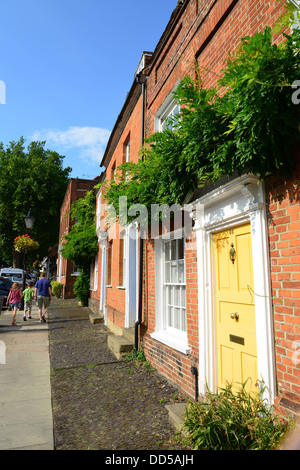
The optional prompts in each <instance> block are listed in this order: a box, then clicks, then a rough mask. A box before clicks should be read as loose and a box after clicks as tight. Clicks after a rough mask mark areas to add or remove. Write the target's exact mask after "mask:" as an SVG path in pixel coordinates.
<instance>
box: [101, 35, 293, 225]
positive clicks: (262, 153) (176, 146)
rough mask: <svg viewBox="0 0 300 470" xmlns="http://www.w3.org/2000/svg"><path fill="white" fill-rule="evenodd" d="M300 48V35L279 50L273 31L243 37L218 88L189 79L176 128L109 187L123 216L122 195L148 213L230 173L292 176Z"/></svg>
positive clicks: (180, 96) (151, 141)
mask: <svg viewBox="0 0 300 470" xmlns="http://www.w3.org/2000/svg"><path fill="white" fill-rule="evenodd" d="M299 51H300V32H299V30H296V29H295V30H293V32H292V34H291V35H290V36H288V35H285V41H284V43H282V45H280V46H277V45H276V44H274V43H273V38H272V33H271V30H270V28H266V30H265V31H264V32H262V33H257V34H256V35H254V36H253V37H245V38H243V39H242V41H241V46H240V48H239V50H238V51H237V53H236V54H235V55H234V56H232V57H230V58H229V60H228V64H227V68H226V69H225V71H224V75H223V77H222V79H221V80H220V81H219V83H218V85H217V87H216V88H215V89H211V90H206V89H204V88H203V87H202V86H201V83H200V82H198V81H197V82H196V83H194V82H193V81H192V79H191V78H190V77H189V76H188V77H185V78H184V79H183V80H182V82H181V83H180V85H179V87H178V89H177V91H176V94H175V97H176V99H177V100H178V102H179V103H180V105H181V112H180V113H179V114H178V115H177V116H175V118H173V121H172V126H170V127H169V128H167V129H166V130H165V131H164V132H161V133H155V134H154V135H152V136H150V137H149V138H148V139H147V140H146V144H145V148H143V149H142V152H143V157H144V158H143V159H141V160H140V161H139V162H138V163H136V164H133V163H129V164H128V163H127V164H124V165H122V166H121V167H119V173H118V174H117V176H116V177H115V179H114V181H113V182H112V183H107V185H106V186H107V187H106V198H107V200H108V202H109V203H110V204H113V206H114V209H115V211H116V213H117V214H118V215H119V214H120V208H119V207H118V204H119V198H120V196H126V197H127V203H128V206H131V205H133V204H136V203H139V204H143V205H145V206H146V207H147V209H148V212H149V210H150V207H151V204H162V203H166V204H169V205H170V204H174V203H178V204H181V203H182V202H183V200H184V198H185V197H186V196H187V194H189V193H193V192H194V191H195V189H196V188H198V187H199V186H201V185H203V184H204V183H205V182H206V181H208V180H209V181H216V180H218V179H219V178H220V177H222V176H224V175H228V176H230V175H233V174H234V173H237V174H242V173H245V172H252V173H254V174H256V175H259V176H260V177H261V178H262V179H263V178H264V177H265V176H266V175H267V174H276V173H277V172H278V171H280V172H282V173H284V174H286V175H288V174H290V172H291V171H292V169H293V167H294V158H293V149H294V148H295V146H297V145H298V144H299V136H300V134H299V122H300V107H299V106H296V105H295V104H293V102H292V93H293V90H292V88H291V85H292V83H293V82H294V81H295V80H296V79H299V77H300V67H299ZM128 221H130V220H129V219H128Z"/></svg>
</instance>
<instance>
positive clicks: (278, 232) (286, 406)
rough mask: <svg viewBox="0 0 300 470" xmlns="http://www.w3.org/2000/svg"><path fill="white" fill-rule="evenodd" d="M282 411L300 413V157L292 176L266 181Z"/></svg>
mask: <svg viewBox="0 0 300 470" xmlns="http://www.w3.org/2000/svg"><path fill="white" fill-rule="evenodd" d="M266 191H267V204H268V205H267V209H268V218H269V243H270V265H271V278H272V280H271V282H272V296H273V299H272V300H273V311H274V330H275V347H276V367H277V380H278V388H279V393H280V394H279V396H278V398H277V400H276V402H277V404H278V407H277V409H278V411H279V412H281V413H283V414H284V413H285V412H286V411H287V410H288V411H292V412H294V413H297V414H298V416H299V417H300V157H298V165H297V167H296V170H295V171H294V174H293V175H292V177H291V178H283V177H280V176H278V177H277V178H268V179H267V181H266Z"/></svg>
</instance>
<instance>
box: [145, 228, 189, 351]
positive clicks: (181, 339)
mask: <svg viewBox="0 0 300 470" xmlns="http://www.w3.org/2000/svg"><path fill="white" fill-rule="evenodd" d="M178 237H180V238H182V230H179V231H177V232H172V233H171V234H168V238H167V239H166V237H165V236H161V237H158V238H156V239H155V251H154V255H155V331H154V332H153V333H151V334H150V336H151V338H153V339H155V340H156V341H159V342H160V343H163V344H165V345H167V346H169V347H171V348H173V349H175V350H176V351H179V352H181V353H183V354H186V355H188V354H190V352H191V348H190V347H189V345H188V338H187V333H186V331H181V330H178V329H176V328H170V327H169V328H168V327H167V320H166V316H167V311H166V306H165V292H164V283H165V282H164V259H165V257H164V243H165V242H166V241H167V240H169V239H171V238H175V239H176V238H178ZM184 269H185V267H184Z"/></svg>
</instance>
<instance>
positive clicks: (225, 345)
mask: <svg viewBox="0 0 300 470" xmlns="http://www.w3.org/2000/svg"><path fill="white" fill-rule="evenodd" d="M214 254H215V257H214V258H215V297H216V313H217V315H216V318H217V321H216V323H217V350H218V353H217V361H218V387H224V386H226V383H227V382H228V383H232V384H235V385H238V384H241V383H244V382H246V381H247V380H248V379H249V380H248V381H247V388H248V389H251V390H253V391H254V386H255V383H256V381H257V378H258V377H257V350H256V332H255V305H254V295H253V267H252V247H251V231H250V224H246V225H242V226H239V227H236V228H233V229H230V230H226V231H223V232H219V233H216V234H215V235H214Z"/></svg>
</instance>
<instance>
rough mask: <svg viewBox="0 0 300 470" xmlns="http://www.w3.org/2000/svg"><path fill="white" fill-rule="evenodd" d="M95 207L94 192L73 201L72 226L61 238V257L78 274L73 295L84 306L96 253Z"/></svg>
mask: <svg viewBox="0 0 300 470" xmlns="http://www.w3.org/2000/svg"><path fill="white" fill-rule="evenodd" d="M95 207H96V197H95V191H94V190H91V191H89V192H88V193H87V194H86V196H85V197H83V198H80V199H78V200H77V201H74V202H73V204H72V206H71V211H70V213H71V218H72V220H73V222H74V224H73V225H72V227H71V230H70V232H69V234H68V235H65V236H64V237H63V250H62V256H63V257H64V258H66V259H69V260H70V261H72V263H74V265H76V267H77V269H78V270H79V272H80V275H79V277H78V279H77V280H76V282H75V284H74V293H75V294H76V296H77V297H78V298H79V299H80V300H81V301H82V302H84V304H87V299H88V296H89V287H90V286H89V278H90V277H89V271H90V265H91V263H92V261H93V259H94V256H95V255H96V254H97V251H98V241H97V235H96V225H95Z"/></svg>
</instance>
